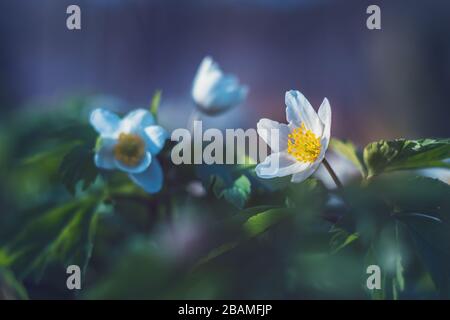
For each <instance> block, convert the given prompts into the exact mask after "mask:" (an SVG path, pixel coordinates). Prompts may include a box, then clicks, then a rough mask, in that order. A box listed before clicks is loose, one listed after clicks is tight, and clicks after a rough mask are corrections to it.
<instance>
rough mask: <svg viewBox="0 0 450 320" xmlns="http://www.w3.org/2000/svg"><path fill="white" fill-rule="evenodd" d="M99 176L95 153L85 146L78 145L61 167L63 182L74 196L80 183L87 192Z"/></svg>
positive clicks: (66, 157)
mask: <svg viewBox="0 0 450 320" xmlns="http://www.w3.org/2000/svg"><path fill="white" fill-rule="evenodd" d="M100 143H101V142H100ZM97 174H98V170H97V167H96V166H95V164H94V151H93V150H92V149H91V148H89V147H87V146H85V145H78V146H76V147H74V148H73V149H72V150H71V151H69V153H67V154H66V155H65V156H64V158H63V160H62V162H61V165H60V167H59V175H60V177H61V181H62V183H63V184H64V185H65V186H66V188H67V189H68V190H69V191H70V192H71V193H72V194H75V189H76V186H77V184H78V183H79V182H80V184H81V190H83V191H84V190H86V189H87V188H88V187H89V186H90V185H91V184H92V183H93V182H94V181H95V179H96V178H97Z"/></svg>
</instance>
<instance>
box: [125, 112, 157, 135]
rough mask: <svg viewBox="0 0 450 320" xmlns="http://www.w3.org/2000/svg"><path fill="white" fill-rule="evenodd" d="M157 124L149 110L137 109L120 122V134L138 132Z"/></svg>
mask: <svg viewBox="0 0 450 320" xmlns="http://www.w3.org/2000/svg"><path fill="white" fill-rule="evenodd" d="M154 124H155V119H154V118H153V115H152V114H151V112H150V111H149V110H146V109H136V110H133V111H131V112H130V113H128V114H127V115H126V116H125V117H124V118H123V119H122V121H121V122H120V132H124V133H130V132H137V131H140V130H142V129H144V128H145V127H148V126H151V125H154Z"/></svg>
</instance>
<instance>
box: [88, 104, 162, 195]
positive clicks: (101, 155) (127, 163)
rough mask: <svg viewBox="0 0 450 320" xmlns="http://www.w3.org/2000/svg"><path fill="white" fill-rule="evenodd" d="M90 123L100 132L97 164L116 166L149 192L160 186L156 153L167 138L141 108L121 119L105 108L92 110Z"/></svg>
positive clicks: (160, 171)
mask: <svg viewBox="0 0 450 320" xmlns="http://www.w3.org/2000/svg"><path fill="white" fill-rule="evenodd" d="M90 123H91V125H92V126H93V127H94V128H95V130H96V131H97V132H98V133H99V134H100V139H99V140H98V143H97V146H96V153H95V164H96V166H97V167H99V168H102V169H107V170H112V169H119V170H121V171H124V172H126V173H128V175H129V177H130V179H131V180H133V181H134V182H135V183H136V184H137V185H139V186H140V187H142V188H143V189H144V190H145V191H147V192H149V193H154V192H158V191H159V190H160V189H161V187H162V182H163V173H162V170H161V166H160V164H159V162H158V160H157V159H156V157H155V156H156V155H157V154H158V153H159V152H160V151H161V149H162V147H163V146H164V143H165V140H166V139H167V138H168V133H167V131H166V130H165V129H164V128H162V127H161V126H158V125H156V124H155V119H154V118H153V116H152V114H151V113H150V112H149V111H147V110H145V109H137V110H134V111H132V112H130V113H129V114H128V115H127V116H125V117H124V118H123V119H120V118H119V116H117V115H116V114H115V113H112V112H110V111H108V110H105V109H95V110H93V111H92V113H91V116H90Z"/></svg>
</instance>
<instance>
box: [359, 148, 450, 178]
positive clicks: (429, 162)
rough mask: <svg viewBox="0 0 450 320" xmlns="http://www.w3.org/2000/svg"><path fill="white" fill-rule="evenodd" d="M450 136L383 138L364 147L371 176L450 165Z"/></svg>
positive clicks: (448, 166)
mask: <svg viewBox="0 0 450 320" xmlns="http://www.w3.org/2000/svg"><path fill="white" fill-rule="evenodd" d="M448 158H450V139H421V140H404V139H399V140H392V141H385V140H380V141H378V142H373V143H371V144H369V145H367V146H366V148H365V149H364V163H365V165H366V167H367V169H368V175H369V177H371V176H374V175H377V174H380V173H382V172H389V171H395V170H409V169H420V168H429V167H444V168H450V163H448V162H445V161H444V160H446V159H448Z"/></svg>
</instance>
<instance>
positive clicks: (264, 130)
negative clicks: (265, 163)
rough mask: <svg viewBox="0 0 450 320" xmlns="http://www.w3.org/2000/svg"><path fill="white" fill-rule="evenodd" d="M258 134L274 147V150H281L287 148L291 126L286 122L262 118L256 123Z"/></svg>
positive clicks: (271, 147)
mask: <svg viewBox="0 0 450 320" xmlns="http://www.w3.org/2000/svg"><path fill="white" fill-rule="evenodd" d="M256 127H257V131H258V135H259V136H260V137H261V138H262V139H263V140H264V142H265V143H267V145H268V146H269V147H270V149H272V151H273V152H280V151H284V150H286V149H287V143H288V135H289V133H290V131H291V130H290V129H289V126H288V125H287V124H284V123H279V122H277V121H272V120H270V119H261V120H259V121H258V124H257V125H256Z"/></svg>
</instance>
